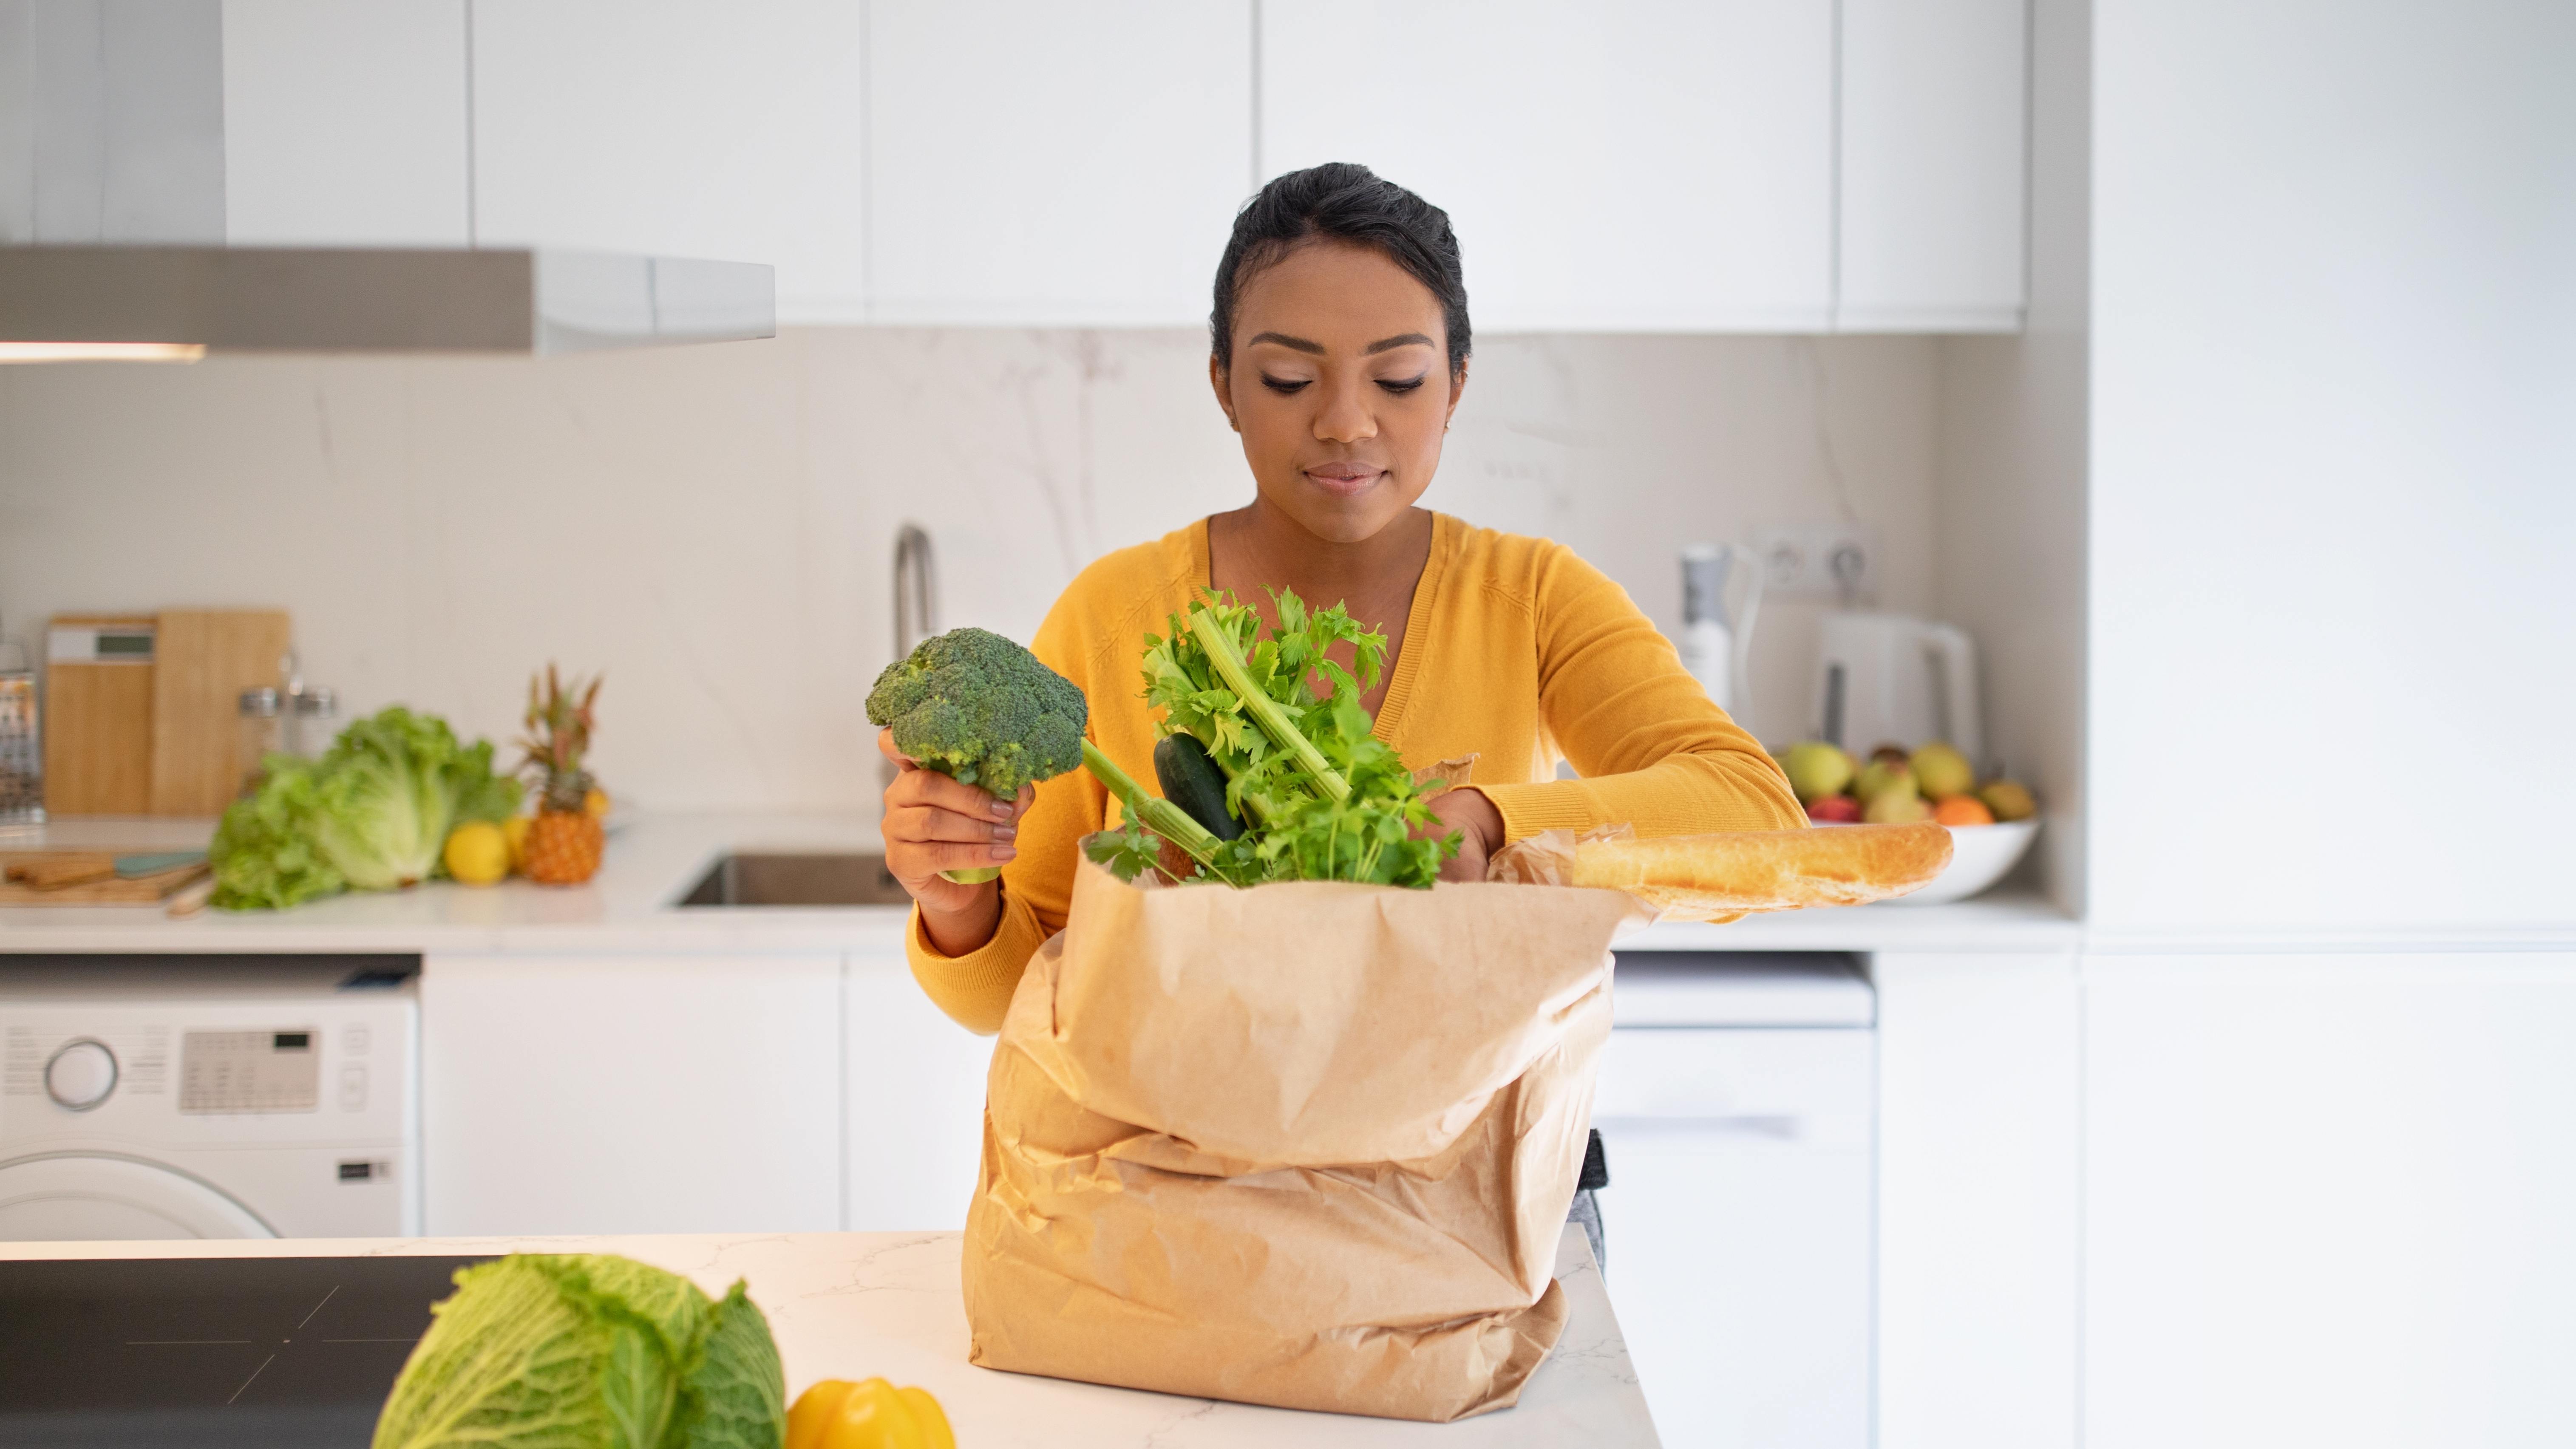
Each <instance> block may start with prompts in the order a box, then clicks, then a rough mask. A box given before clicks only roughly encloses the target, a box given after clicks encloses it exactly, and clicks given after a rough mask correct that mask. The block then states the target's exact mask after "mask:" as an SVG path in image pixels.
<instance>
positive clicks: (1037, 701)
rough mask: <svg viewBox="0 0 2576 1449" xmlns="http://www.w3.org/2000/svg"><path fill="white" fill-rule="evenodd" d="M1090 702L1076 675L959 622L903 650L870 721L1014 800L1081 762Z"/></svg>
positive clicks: (906, 746) (872, 699) (918, 753)
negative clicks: (1067, 674) (1025, 788)
mask: <svg viewBox="0 0 2576 1449" xmlns="http://www.w3.org/2000/svg"><path fill="white" fill-rule="evenodd" d="M1089 718H1090V707H1089V705H1088V704H1087V703H1086V702H1085V701H1084V699H1083V697H1082V691H1081V690H1079V689H1076V688H1075V687H1074V685H1073V681H1072V680H1070V679H1067V678H1065V677H1064V676H1063V675H1061V674H1058V673H1056V672H1055V671H1054V670H1052V669H1049V668H1047V667H1046V666H1045V665H1044V664H1041V663H1039V662H1038V657H1037V656H1036V655H1034V654H1031V653H1030V652H1029V651H1027V650H1026V649H1023V648H1021V647H1020V646H1019V645H1017V644H1014V643H1012V642H1011V641H1010V640H1008V639H1005V638H1003V637H1002V636H1001V635H999V634H995V633H992V632H991V631H989V630H984V629H951V630H949V631H948V632H947V633H945V634H942V635H940V636H939V637H938V638H936V639H925V640H923V641H922V643H921V647H920V648H918V649H915V650H913V651H912V657H910V658H908V659H898V660H896V661H895V662H894V663H892V664H889V665H887V666H886V670H885V673H883V674H880V675H878V676H877V684H876V688H875V689H872V690H870V691H869V692H868V722H869V723H870V724H879V725H887V726H891V727H892V728H893V730H894V744H895V748H896V749H899V750H901V751H903V752H904V753H905V754H907V755H910V756H911V757H912V758H914V759H916V760H919V761H920V762H921V763H922V765H923V766H924V767H925V768H927V769H933V770H937V771H939V772H940V773H941V774H944V775H954V776H956V777H957V778H958V779H960V780H963V781H965V782H966V783H967V784H969V785H976V786H980V787H982V788H983V789H984V790H986V791H987V792H989V793H991V794H992V795H994V796H996V797H998V798H1000V799H1004V800H1008V799H1011V798H1013V797H1015V796H1017V795H1018V794H1019V793H1020V786H1022V785H1024V784H1027V783H1029V782H1031V781H1035V780H1045V779H1051V778H1053V777H1054V776H1057V775H1061V774H1063V773H1064V772H1065V771H1067V770H1070V769H1072V768H1073V767H1074V766H1076V765H1079V764H1081V763H1082V727H1083V724H1084V722H1085V721H1087V720H1088V719H1089Z"/></svg>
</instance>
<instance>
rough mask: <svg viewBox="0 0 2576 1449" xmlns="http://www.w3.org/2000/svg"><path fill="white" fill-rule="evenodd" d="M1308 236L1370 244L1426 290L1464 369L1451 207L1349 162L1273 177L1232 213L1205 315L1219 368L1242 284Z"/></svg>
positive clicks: (1460, 279) (1463, 295)
mask: <svg viewBox="0 0 2576 1449" xmlns="http://www.w3.org/2000/svg"><path fill="white" fill-rule="evenodd" d="M1314 239H1329V240H1333V241H1342V242H1350V243H1352V244H1354V245H1358V246H1364V247H1370V248H1373V249H1375V250H1377V251H1379V252H1382V253H1384V254H1385V255H1386V257H1387V259H1388V260H1390V261H1392V262H1394V263H1395V264H1396V265H1397V266H1399V267H1402V268H1404V269H1405V271H1407V272H1409V273H1411V274H1412V276H1413V279H1414V280H1415V281H1417V282H1420V283H1421V284H1422V285H1423V286H1425V287H1427V288H1429V289H1430V290H1431V295H1432V296H1434V297H1437V298H1439V299H1440V313H1441V318H1442V321H1443V322H1444V323H1445V324H1446V330H1447V331H1448V333H1449V373H1450V375H1451V376H1453V377H1454V376H1456V375H1457V374H1458V373H1459V371H1460V370H1462V369H1463V368H1465V367H1466V365H1467V354H1468V352H1469V351H1470V346H1469V344H1470V337H1469V334H1468V330H1467V280H1466V276H1465V274H1464V272H1463V271H1461V270H1460V268H1459V265H1458V235H1457V233H1456V232H1453V231H1451V230H1450V229H1449V213H1447V212H1445V211H1442V210H1441V209H1440V208H1439V207H1436V206H1433V205H1432V204H1431V203H1430V202H1427V201H1425V200H1423V199H1422V198H1421V197H1419V196H1416V195H1414V194H1413V193H1412V192H1410V191H1407V190H1405V189H1404V188H1403V187H1401V186H1398V185H1396V184H1395V183H1394V182H1392V181H1387V180H1384V179H1382V178H1380V177H1379V176H1378V175H1377V173H1375V172H1373V171H1371V170H1369V169H1368V168H1367V167H1365V166H1359V165H1355V164H1353V163H1351V162H1348V161H1332V162H1327V163H1326V164H1324V165H1321V166H1310V167H1308V168H1307V169H1305V170H1303V171H1291V172H1289V173H1287V174H1286V175H1284V176H1281V177H1278V178H1276V179H1274V180H1273V181H1272V182H1271V183H1270V184H1269V185H1267V186H1264V187H1263V188H1261V190H1260V191H1259V192H1257V193H1255V194H1254V196H1253V198H1252V199H1251V200H1250V201H1247V202H1245V203H1244V204H1243V209H1242V210H1241V211H1238V212H1236V213H1235V214H1234V235H1233V237H1232V238H1230V239H1229V240H1228V241H1227V242H1226V244H1225V257H1224V259H1223V260H1221V261H1219V262H1218V263H1217V266H1216V310H1215V311H1213V312H1211V313H1210V314H1209V315H1208V340H1209V343H1210V345H1211V346H1212V347H1213V349H1214V351H1215V353H1216V359H1217V363H1218V365H1219V366H1231V365H1232V363H1233V360H1234V310H1235V307H1236V305H1237V303H1239V302H1240V301H1241V299H1242V296H1243V287H1244V284H1245V283H1247V282H1249V281H1251V280H1252V279H1253V278H1254V277H1256V276H1259V275H1260V274H1261V273H1262V272H1263V271H1264V270H1265V269H1267V268H1269V267H1271V266H1274V265H1276V264H1277V263H1278V261H1279V260H1280V259H1281V258H1282V257H1285V256H1287V255H1288V253H1289V252H1291V251H1293V250H1295V249H1296V248H1297V246H1298V245H1299V244H1300V243H1302V242H1306V241H1309V240H1314Z"/></svg>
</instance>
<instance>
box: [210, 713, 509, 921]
mask: <svg viewBox="0 0 2576 1449" xmlns="http://www.w3.org/2000/svg"><path fill="white" fill-rule="evenodd" d="M267 768H268V777H267V779H266V781H265V782H263V783H262V785H261V786H260V788H259V790H258V792H257V793H255V794H254V795H252V796H251V798H249V799H247V800H238V801H235V802H234V803H233V805H232V808H231V809H229V810H226V811H225V812H224V819H223V823H222V824H221V825H220V826H218V827H217V828H216V830H215V840H214V844H213V846H212V847H211V848H210V849H209V851H208V854H209V856H210V857H211V858H212V859H213V861H214V865H215V894H214V903H215V904H216V905H218V906H221V907H224V908H226V909H230V910H263V909H265V910H279V909H283V908H285V907H287V906H292V905H296V904H298V903H300V902H303V901H307V900H311V899H313V898H314V897H316V896H324V895H329V894H331V893H333V892H335V891H339V890H344V889H355V890H362V891H381V890H396V889H399V888H401V887H403V886H408V885H413V884H416V883H418V882H420V881H424V880H428V879H430V878H431V877H433V876H435V875H437V874H438V873H439V872H440V871H441V870H442V869H443V866H442V865H441V863H440V859H439V857H440V852H441V851H443V850H444V849H445V848H446V845H447V833H448V831H450V830H451V829H453V828H455V826H456V825H457V824H458V823H459V822H462V821H466V820H499V819H502V818H504V817H506V816H508V815H509V814H510V812H511V811H513V810H515V809H517V808H518V804H519V783H518V782H517V781H516V780H512V779H510V778H508V777H507V776H501V775H495V774H494V773H492V744H491V742H490V741H489V740H476V741H475V742H474V743H473V744H471V745H467V744H464V743H462V742H460V741H459V740H458V739H457V738H456V732H455V731H454V730H451V729H449V728H448V726H447V721H445V720H443V719H440V718H439V717H438V716H436V715H428V714H414V713H412V712H411V711H410V710H407V709H404V708H403V707H402V706H400V705H395V706H393V707H391V708H388V709H385V710H382V711H380V712H378V713H376V714H374V715H371V716H369V717H368V718H366V719H362V720H358V721H356V722H355V723H353V724H351V725H350V726H349V727H348V728H347V729H344V730H342V731H341V732H340V737H339V738H338V739H337V740H335V741H333V742H332V744H331V748H330V749H329V750H328V751H326V752H325V753H324V754H323V755H322V757H321V758H320V759H318V760H311V761H306V760H299V759H297V758H295V757H294V756H292V755H271V756H270V757H269V758H268V761H267Z"/></svg>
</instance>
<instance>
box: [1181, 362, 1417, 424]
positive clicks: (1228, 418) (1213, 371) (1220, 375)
mask: <svg viewBox="0 0 2576 1449" xmlns="http://www.w3.org/2000/svg"><path fill="white" fill-rule="evenodd" d="M1208 386H1210V387H1212V388H1214V389H1216V405H1217V406H1218V407H1220V408H1222V409H1224V410H1225V425H1226V426H1227V427H1229V428H1232V429H1234V430H1235V431H1236V432H1238V433H1239V432H1242V431H1243V424H1242V423H1240V422H1238V421H1236V419H1235V416H1234V390H1233V389H1232V388H1231V387H1229V386H1227V385H1226V376H1225V359H1224V358H1222V357H1219V356H1217V355H1216V354H1215V353H1213V352H1211V353H1209V354H1208ZM1457 405H1458V404H1457V403H1456V401H1454V400H1452V401H1451V402H1450V404H1449V406H1451V407H1453V408H1454V407H1456V406H1457Z"/></svg>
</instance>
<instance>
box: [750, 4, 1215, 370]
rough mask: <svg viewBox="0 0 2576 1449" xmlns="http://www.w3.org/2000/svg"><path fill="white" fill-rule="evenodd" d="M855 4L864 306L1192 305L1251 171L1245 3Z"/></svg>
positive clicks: (1043, 313)
mask: <svg viewBox="0 0 2576 1449" xmlns="http://www.w3.org/2000/svg"><path fill="white" fill-rule="evenodd" d="M866 8H867V23H868V67H867V69H868V91H867V94H868V174H869V198H868V240H869V253H868V269H869V298H870V306H869V311H868V315H869V317H870V319H871V320H874V321H879V322H899V323H968V324H972V323H1007V324H1034V325H1042V326H1044V325H1053V326H1064V325H1084V324H1105V325H1111V326H1119V325H1131V326H1138V325H1141V326H1192V325H1199V324H1203V323H1204V322H1205V321H1206V319H1207V309H1208V294H1209V290H1210V284H1211V282H1212V280H1213V278H1214V276H1215V272H1216V261H1217V256H1218V254H1219V253H1220V252H1221V251H1222V250H1223V249H1224V246H1225V238H1226V234H1227V231H1228V229H1229V228H1230V227H1231V226H1232V224H1233V219H1234V212H1235V208H1236V207H1238V206H1240V205H1241V204H1242V202H1243V199H1244V197H1245V196H1246V195H1247V194H1248V193H1249V192H1250V190H1251V187H1252V181H1253V157H1252V6H1251V5H1250V3H1249V0H1109V3H1099V0H1095V3H1086V4H1080V5H1067V4H1063V3H1060V0H1008V3H990V4H974V5H960V4H955V3H952V0H873V3H871V4H870V5H869V6H867V7H866ZM781 277H782V291H783V281H784V272H783V270H782V273H781Z"/></svg>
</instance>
